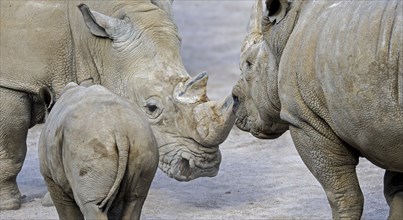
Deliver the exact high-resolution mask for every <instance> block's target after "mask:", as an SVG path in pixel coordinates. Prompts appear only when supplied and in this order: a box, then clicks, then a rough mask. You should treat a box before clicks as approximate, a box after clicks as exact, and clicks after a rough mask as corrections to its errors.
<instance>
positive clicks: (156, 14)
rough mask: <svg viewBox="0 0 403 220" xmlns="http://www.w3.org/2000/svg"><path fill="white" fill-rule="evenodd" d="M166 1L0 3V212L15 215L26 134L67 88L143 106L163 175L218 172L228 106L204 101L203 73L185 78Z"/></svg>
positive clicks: (230, 103)
mask: <svg viewBox="0 0 403 220" xmlns="http://www.w3.org/2000/svg"><path fill="white" fill-rule="evenodd" d="M82 3H85V4H86V5H84V4H82ZM171 3H172V2H171V1H164V0H161V1H150V0H149V1H147V0H144V1H80V2H78V1H1V7H0V8H1V19H0V22H1V29H0V31H1V32H0V37H1V39H0V44H1V47H0V51H1V54H0V55H1V56H0V57H1V61H0V62H1V63H0V64H1V65H0V66H1V70H0V71H1V77H0V92H1V93H0V95H1V100H0V103H1V104H0V110H1V114H0V117H1V121H0V198H1V199H0V210H4V209H17V208H19V206H20V201H19V199H20V192H19V190H18V187H17V184H16V176H17V174H18V172H19V171H20V169H21V167H22V164H23V161H24V158H25V154H26V143H25V141H26V137H27V131H28V129H29V128H30V127H32V126H33V125H35V124H36V123H39V122H41V121H43V119H44V116H45V112H46V108H47V107H46V106H45V104H44V103H47V106H51V104H52V103H53V102H54V101H55V100H57V98H58V96H59V94H60V91H61V90H62V88H63V86H64V85H65V84H67V83H68V82H71V81H73V82H79V83H80V82H83V81H86V80H90V81H93V83H96V84H102V85H103V86H105V87H107V88H108V89H109V90H111V91H113V92H115V93H117V94H119V95H121V96H123V97H127V98H128V99H130V100H131V101H133V102H134V103H135V104H136V105H138V106H140V107H141V108H142V110H143V111H144V112H145V114H146V115H147V116H148V118H149V121H150V123H151V126H152V129H153V132H154V135H155V137H156V139H157V142H158V146H159V152H160V157H159V158H160V161H159V167H160V168H161V169H162V170H163V171H164V172H165V173H167V175H169V176H170V177H174V178H175V179H177V180H184V181H189V180H192V179H195V178H197V177H202V176H215V175H216V174H217V172H218V168H219V164H220V161H221V156H220V151H219V148H218V145H219V144H220V143H222V142H223V141H224V140H225V138H226V137H227V135H228V133H229V131H230V128H231V127H232V125H233V123H234V121H235V115H234V114H233V112H232V108H233V103H234V102H233V100H232V97H230V96H229V97H228V98H226V99H223V100H222V101H220V102H213V101H209V99H208V98H207V96H206V83H207V75H206V74H205V73H202V74H200V75H198V76H197V77H195V78H191V77H190V76H189V74H188V73H187V72H186V70H185V68H184V66H183V63H182V60H181V56H180V38H179V36H178V31H177V27H176V25H175V24H174V22H173V18H172V12H171ZM79 4H80V5H79ZM78 5H79V8H77V6H78ZM87 5H88V6H87ZM90 8H91V9H94V10H91V9H90ZM95 10H97V11H95ZM133 126H137V125H133Z"/></svg>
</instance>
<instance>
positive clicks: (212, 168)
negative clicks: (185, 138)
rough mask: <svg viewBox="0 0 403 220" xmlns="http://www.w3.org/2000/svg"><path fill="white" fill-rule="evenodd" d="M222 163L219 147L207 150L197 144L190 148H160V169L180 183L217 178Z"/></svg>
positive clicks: (168, 146)
mask: <svg viewBox="0 0 403 220" xmlns="http://www.w3.org/2000/svg"><path fill="white" fill-rule="evenodd" d="M165 152H166V153H165ZM220 163H221V153H220V150H219V148H218V146H216V147H209V148H205V147H203V146H201V145H198V144H196V146H192V148H188V147H186V146H184V145H182V146H178V145H175V144H169V145H165V146H163V147H161V148H160V162H159V167H160V169H161V170H162V171H163V172H165V173H166V174H167V175H168V176H169V177H171V178H174V179H176V180H178V181H190V180H193V179H196V178H199V177H213V176H216V175H217V173H218V170H219V166H220Z"/></svg>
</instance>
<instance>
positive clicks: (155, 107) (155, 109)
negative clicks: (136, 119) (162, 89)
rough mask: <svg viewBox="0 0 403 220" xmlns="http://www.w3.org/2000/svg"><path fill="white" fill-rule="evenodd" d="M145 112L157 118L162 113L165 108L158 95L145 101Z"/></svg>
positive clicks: (150, 116)
mask: <svg viewBox="0 0 403 220" xmlns="http://www.w3.org/2000/svg"><path fill="white" fill-rule="evenodd" d="M143 106H144V108H143V109H144V112H145V113H147V116H148V117H149V118H152V119H155V118H157V117H158V116H160V115H161V113H162V111H163V108H162V105H161V101H160V100H159V99H158V98H157V97H152V98H149V99H148V100H146V101H145V103H144V105H143Z"/></svg>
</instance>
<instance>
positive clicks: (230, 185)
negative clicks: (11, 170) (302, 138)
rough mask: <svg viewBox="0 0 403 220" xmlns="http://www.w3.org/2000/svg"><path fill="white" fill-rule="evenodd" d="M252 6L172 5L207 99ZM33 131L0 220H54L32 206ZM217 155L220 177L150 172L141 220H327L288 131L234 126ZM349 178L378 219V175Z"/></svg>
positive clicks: (227, 70)
mask: <svg viewBox="0 0 403 220" xmlns="http://www.w3.org/2000/svg"><path fill="white" fill-rule="evenodd" d="M252 3H253V2H252V1H176V2H175V3H174V13H175V19H176V21H177V24H178V26H179V31H180V34H181V36H182V42H183V48H182V51H183V54H182V56H183V60H184V63H185V65H186V67H187V69H188V71H189V73H190V74H191V75H195V74H196V73H198V72H201V71H204V70H207V71H208V72H209V74H210V80H209V86H208V94H209V96H210V98H211V99H218V98H221V97H223V96H224V95H226V94H229V93H230V91H231V88H232V86H233V85H234V83H235V81H236V80H237V78H238V76H239V68H238V58H239V50H240V46H241V42H242V40H243V37H244V36H245V30H246V25H247V22H248V19H249V14H250V9H251V5H252ZM40 129H41V126H36V127H34V128H33V129H31V130H30V132H29V137H28V154H27V158H26V161H25V164H24V167H23V170H22V171H21V173H20V175H19V176H18V183H19V186H20V189H21V193H22V194H23V195H24V199H23V204H22V207H21V209H20V210H17V211H3V212H0V219H57V213H56V210H55V208H54V207H48V208H46V207H42V206H41V204H40V198H42V197H43V195H44V194H45V193H46V186H45V184H44V181H43V179H42V176H41V175H40V172H39V165H38V154H37V151H38V149H37V142H38V137H39V134H40ZM221 152H222V157H223V158H222V163H221V167H220V172H219V174H218V175H217V176H216V177H213V178H199V179H196V180H194V181H191V182H178V181H176V180H174V179H170V178H168V177H167V176H166V175H165V174H164V173H162V172H161V171H158V172H157V174H156V176H155V179H154V182H153V184H152V186H151V189H150V192H149V195H148V197H147V200H146V202H145V204H144V207H143V212H142V219H331V210H330V206H329V204H328V202H327V199H326V197H325V193H324V191H323V190H322V188H321V187H320V185H319V183H318V182H317V181H316V180H315V178H314V177H313V176H312V175H311V174H310V172H309V171H308V169H307V168H306V167H305V165H304V164H303V162H302V160H301V159H300V157H299V156H298V154H297V152H296V150H295V148H294V145H293V143H292V141H291V138H290V135H289V133H288V132H287V133H285V134H284V135H283V136H282V137H280V138H278V139H276V140H258V139H256V138H254V137H252V136H251V135H250V134H248V133H245V132H242V131H240V130H238V129H237V128H234V129H233V130H232V132H231V134H230V135H229V137H228V139H227V140H226V141H225V142H224V143H223V144H222V145H221ZM357 173H358V175H359V179H360V184H361V188H362V191H363V193H364V197H365V207H364V213H363V219H374V220H378V219H386V217H387V213H388V206H387V204H386V202H385V200H384V198H383V193H382V190H383V187H382V180H383V170H381V169H380V168H378V167H376V166H374V165H372V164H371V163H369V162H368V161H367V160H365V159H361V161H360V164H359V166H358V171H357Z"/></svg>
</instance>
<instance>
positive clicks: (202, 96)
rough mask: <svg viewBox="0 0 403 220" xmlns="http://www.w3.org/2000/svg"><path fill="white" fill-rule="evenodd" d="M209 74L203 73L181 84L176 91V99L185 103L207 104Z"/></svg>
mask: <svg viewBox="0 0 403 220" xmlns="http://www.w3.org/2000/svg"><path fill="white" fill-rule="evenodd" d="M207 80H208V74H207V72H202V73H200V74H199V75H197V76H196V77H194V78H192V79H189V80H188V81H186V82H185V83H179V84H178V85H177V86H176V88H175V91H174V97H175V98H176V99H177V100H178V101H180V102H183V103H196V102H207V101H208V97H207V91H206V89H207Z"/></svg>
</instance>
